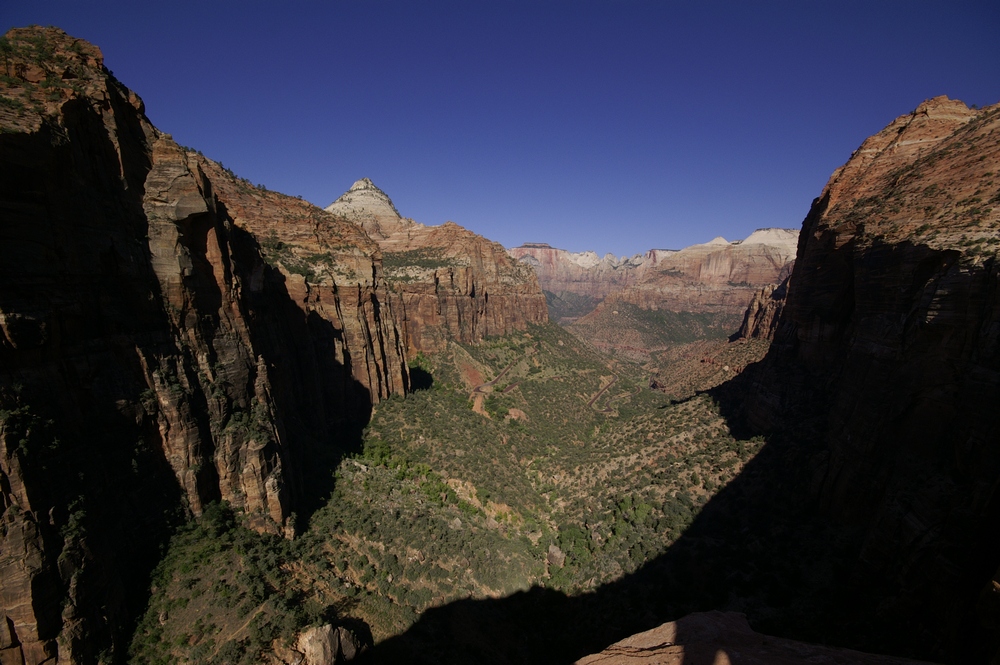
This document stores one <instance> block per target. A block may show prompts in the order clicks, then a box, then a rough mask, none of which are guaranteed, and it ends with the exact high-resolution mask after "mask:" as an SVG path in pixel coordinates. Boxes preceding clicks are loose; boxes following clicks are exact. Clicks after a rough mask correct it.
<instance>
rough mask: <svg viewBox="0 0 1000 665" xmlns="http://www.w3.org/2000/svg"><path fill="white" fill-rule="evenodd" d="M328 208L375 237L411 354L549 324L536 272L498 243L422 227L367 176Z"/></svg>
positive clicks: (455, 228)
mask: <svg viewBox="0 0 1000 665" xmlns="http://www.w3.org/2000/svg"><path fill="white" fill-rule="evenodd" d="M327 210H328V211H329V212H331V213H334V214H336V215H340V216H342V217H343V218H345V219H349V220H351V221H353V222H354V223H355V224H357V225H359V226H361V227H362V228H365V229H366V230H369V231H370V232H372V237H373V238H374V239H375V240H376V242H378V244H379V247H381V249H382V255H383V259H384V265H385V269H386V275H387V276H388V279H389V283H390V285H391V288H392V290H393V291H394V293H395V294H396V296H397V299H396V301H395V303H396V304H397V307H396V309H397V322H398V323H399V325H400V327H405V330H406V333H407V340H408V344H409V351H410V353H411V354H412V353H416V352H417V351H439V350H441V349H443V348H444V345H445V343H446V342H447V340H448V339H455V340H457V341H459V342H463V343H471V344H475V343H478V342H480V341H482V340H483V338H485V337H490V336H497V335H506V334H508V333H511V332H514V331H518V330H524V329H525V328H526V327H527V325H528V324H529V323H544V322H546V321H547V320H548V313H547V309H546V306H545V296H544V295H542V292H541V289H540V288H539V286H538V281H537V279H536V278H535V275H534V273H533V272H532V271H531V270H530V269H529V268H527V267H526V266H524V265H522V264H520V263H518V262H516V261H514V260H512V259H511V257H510V256H508V254H507V252H506V251H505V250H504V248H503V247H502V246H501V245H499V244H498V243H495V242H492V241H490V240H487V239H486V238H483V237H482V236H479V235H476V234H475V233H473V232H471V231H468V230H467V229H464V228H462V227H461V226H459V225H458V224H454V223H452V222H448V223H446V224H442V225H441V226H424V225H423V224H418V223H416V222H414V221H413V220H410V219H405V218H403V217H400V216H399V213H398V212H396V208H395V206H393V205H392V202H391V201H390V200H389V197H388V196H386V195H385V193H384V192H382V190H380V189H378V188H377V187H375V185H374V184H372V182H371V181H370V180H368V179H367V178H364V179H362V180H359V181H357V182H356V183H354V185H353V186H352V187H351V189H350V190H348V191H347V193H345V194H344V195H343V196H341V197H340V198H339V199H337V200H336V201H335V202H333V203H332V204H330V206H328V207H327Z"/></svg>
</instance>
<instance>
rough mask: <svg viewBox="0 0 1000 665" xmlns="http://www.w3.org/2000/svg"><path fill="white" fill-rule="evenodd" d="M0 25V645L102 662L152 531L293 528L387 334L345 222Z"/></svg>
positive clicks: (383, 369)
mask: <svg viewBox="0 0 1000 665" xmlns="http://www.w3.org/2000/svg"><path fill="white" fill-rule="evenodd" d="M7 37H8V39H9V40H10V44H11V45H12V52H11V53H10V57H9V61H8V62H9V65H10V67H11V68H12V71H11V74H12V75H13V77H12V78H10V79H8V80H7V82H5V83H3V84H0V85H2V87H0V93H2V95H3V97H4V99H5V101H4V103H3V104H2V105H0V126H2V128H3V133H0V162H2V164H3V166H2V171H3V173H4V177H3V179H2V180H0V210H2V222H0V508H2V510H3V512H2V523H3V528H2V531H0V534H2V535H0V612H2V613H3V616H2V617H0V619H2V621H0V624H2V628H3V630H2V634H0V656H3V659H4V662H7V659H8V658H11V659H13V660H16V661H18V662H20V660H19V659H20V658H23V659H24V661H25V662H27V663H39V662H42V661H44V660H46V659H47V658H51V657H53V656H58V658H59V659H60V660H64V661H66V662H94V661H95V659H96V658H97V655H98V653H99V652H106V653H108V654H110V656H111V657H112V658H114V659H115V660H123V659H124V658H125V648H126V647H125V646H124V645H127V641H128V637H129V630H130V625H131V622H132V621H133V620H134V617H135V615H136V614H137V613H138V612H140V611H141V610H142V608H143V605H144V602H145V595H146V593H147V591H146V589H147V588H148V582H147V579H148V574H149V571H150V570H151V568H152V567H153V565H154V564H155V562H156V559H157V558H158V556H159V554H160V547H161V546H162V545H163V543H164V542H165V538H166V537H167V536H168V535H169V531H170V528H171V527H172V526H173V525H175V524H177V523H179V522H180V521H182V520H184V519H185V518H186V516H187V515H189V514H190V513H194V514H196V515H197V514H200V512H201V510H202V508H203V506H204V505H205V504H206V503H208V502H210V501H216V500H225V501H228V502H229V503H230V504H232V505H234V506H236V507H239V508H241V509H242V510H243V511H244V512H245V513H246V514H247V515H248V516H249V519H250V522H251V523H252V524H254V525H256V526H257V527H258V528H260V529H267V530H274V531H282V530H284V531H285V532H286V533H290V532H291V531H292V530H294V528H295V526H294V523H293V511H299V513H300V514H301V513H302V512H307V511H309V510H310V509H311V507H312V506H313V505H315V502H316V501H317V500H318V498H319V497H320V496H321V495H322V493H323V492H325V491H328V490H329V483H330V482H332V481H331V480H330V479H331V478H332V474H331V470H332V468H333V465H334V464H335V463H336V460H337V458H338V455H340V454H342V453H343V452H344V451H345V450H349V449H350V448H351V447H352V446H354V445H356V444H357V441H358V432H359V430H360V427H361V426H362V425H363V424H364V422H365V420H366V418H367V415H368V413H369V412H370V408H371V404H372V403H374V402H377V401H378V400H380V399H382V398H384V397H386V396H388V395H391V394H399V393H402V392H403V391H404V389H405V387H406V382H407V380H408V377H407V373H406V369H405V365H404V362H403V348H404V345H403V341H402V337H401V335H400V333H399V331H398V330H397V328H396V326H395V324H394V323H393V314H392V307H391V305H390V304H389V298H388V294H387V293H386V290H385V284H384V282H383V281H382V279H381V275H380V272H381V266H380V264H379V262H378V260H377V258H374V257H375V256H376V255H377V248H376V247H375V245H374V244H373V243H372V242H371V241H370V240H369V239H368V238H367V237H366V236H365V235H364V233H362V232H361V231H360V230H358V229H357V228H355V227H354V226H352V225H350V224H347V223H345V222H341V221H338V220H336V219H334V218H333V217H331V216H330V215H328V214H327V213H324V212H323V211H321V210H319V209H316V208H314V207H313V206H310V205H308V204H306V203H303V202H301V201H296V200H295V199H291V198H289V197H283V196H281V195H278V194H275V193H271V192H262V191H259V190H257V189H255V188H253V187H251V186H249V185H248V184H247V183H245V182H243V181H239V180H238V179H236V178H235V177H233V176H232V175H231V174H229V173H227V172H225V171H224V170H223V169H222V168H221V167H219V166H218V165H217V164H215V163H214V162H211V161H210V160H206V159H204V158H203V157H201V156H199V155H196V154H195V153H192V152H188V151H187V150H185V149H183V148H180V147H179V146H177V144H175V143H174V142H173V141H172V140H171V139H170V137H169V136H167V135H164V134H161V133H160V132H158V131H157V130H156V129H155V128H154V127H153V126H152V125H151V124H150V123H149V121H148V120H147V119H146V117H145V115H144V114H143V110H142V103H141V101H140V100H139V99H138V97H136V96H135V95H134V93H131V92H130V91H129V90H127V89H126V88H124V87H123V86H122V85H121V84H120V83H118V82H117V81H116V80H115V79H114V78H113V77H112V76H111V75H110V74H109V73H108V71H107V70H106V69H104V68H103V66H102V64H101V63H102V58H101V54H100V51H99V50H98V49H96V48H95V47H93V46H91V45H89V44H87V43H85V42H82V41H79V40H75V39H73V38H72V37H69V36H68V35H66V34H65V33H62V32H61V31H58V30H55V29H40V28H39V29H34V28H32V29H24V30H14V31H11V32H10V33H8V35H7ZM262 245H263V246H262Z"/></svg>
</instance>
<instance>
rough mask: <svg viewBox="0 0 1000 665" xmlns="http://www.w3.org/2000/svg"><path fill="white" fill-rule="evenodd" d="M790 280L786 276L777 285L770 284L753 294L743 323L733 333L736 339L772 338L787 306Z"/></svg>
mask: <svg viewBox="0 0 1000 665" xmlns="http://www.w3.org/2000/svg"><path fill="white" fill-rule="evenodd" d="M788 281H789V278H787V277H786V278H785V281H783V282H782V283H781V284H778V285H777V286H775V285H773V284H768V285H767V286H765V287H763V288H762V289H761V290H760V291H758V292H757V293H755V294H754V295H753V298H752V299H751V300H750V304H749V305H747V310H746V312H744V314H743V323H742V324H740V329H739V330H737V331H736V334H735V335H733V338H734V339H772V338H773V337H774V331H775V330H776V329H777V327H778V320H779V319H780V317H781V310H782V309H783V308H784V306H785V297H786V296H787V294H788Z"/></svg>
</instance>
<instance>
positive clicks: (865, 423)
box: [746, 97, 1000, 662]
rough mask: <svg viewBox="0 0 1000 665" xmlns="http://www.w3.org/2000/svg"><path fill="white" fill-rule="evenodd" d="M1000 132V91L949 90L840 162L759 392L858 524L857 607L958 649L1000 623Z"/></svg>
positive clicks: (920, 641)
mask: <svg viewBox="0 0 1000 665" xmlns="http://www.w3.org/2000/svg"><path fill="white" fill-rule="evenodd" d="M998 136H1000V107H998V106H993V107H990V108H986V109H981V110H975V109H969V108H967V107H966V106H965V105H964V104H962V103H961V102H958V101H953V100H949V99H947V98H946V97H938V98H935V99H932V100H929V101H927V102H925V103H923V104H921V105H920V106H919V107H918V108H917V109H916V110H915V111H914V112H913V113H910V114H908V115H905V116H902V117H900V118H898V119H896V120H895V121H894V122H893V123H891V124H890V125H889V126H888V127H886V128H885V129H884V130H882V131H881V132H879V133H878V134H876V135H875V136H872V137H871V138H869V139H868V140H866V141H865V142H864V143H863V144H862V146H861V147H860V148H859V149H858V150H857V151H856V152H855V153H854V154H853V155H852V157H851V159H850V160H849V161H848V162H847V164H846V165H844V166H843V167H842V168H840V169H838V170H837V171H835V172H834V174H833V176H832V177H831V179H830V181H829V183H828V184H827V186H826V188H825V189H824V190H823V192H822V194H821V196H820V197H819V198H817V199H816V201H815V202H814V203H813V206H812V209H811V210H810V212H809V215H808V216H807V217H806V219H805V222H804V223H803V228H802V232H801V234H800V236H799V245H798V254H797V258H796V263H795V270H794V273H793V275H792V279H791V282H790V285H789V287H788V294H787V304H786V305H785V306H784V310H783V311H782V313H781V316H780V321H779V323H778V326H777V330H776V332H775V334H774V342H773V344H772V346H771V349H770V351H769V353H768V356H767V357H766V359H765V360H764V362H763V363H762V365H761V367H760V368H759V371H758V373H757V374H756V375H755V378H754V381H753V383H752V386H751V389H750V391H749V395H748V403H747V405H746V407H747V408H746V416H747V418H748V419H749V421H750V422H751V423H752V424H753V425H755V426H756V427H757V428H758V429H759V430H762V431H784V432H786V433H788V432H790V433H791V436H793V437H794V439H795V440H796V441H798V442H799V445H800V446H803V447H805V448H806V449H807V450H809V451H811V453H810V454H811V457H812V462H811V463H810V464H808V465H806V467H807V468H808V471H807V473H809V474H811V478H812V490H813V492H814V495H815V497H817V498H818V500H819V503H820V506H821V511H822V513H823V514H824V515H826V516H827V518H828V519H831V520H833V521H834V522H835V523H837V524H840V525H843V526H844V527H845V528H846V529H847V530H848V532H850V533H854V534H855V541H854V542H855V543H856V548H857V559H856V560H853V561H850V562H846V563H845V565H846V566H847V571H846V573H845V577H843V578H841V580H840V581H841V582H842V583H843V584H850V585H851V588H857V589H859V590H862V592H860V593H859V594H858V600H857V607H856V608H855V610H854V614H855V617H856V620H857V621H858V622H859V624H864V625H865V626H866V630H870V631H871V632H872V633H881V634H882V635H898V636H901V637H900V643H899V644H904V643H905V648H907V649H908V650H911V651H921V652H923V653H929V654H933V655H934V656H935V657H941V658H949V659H950V660H952V661H954V662H973V661H978V660H979V659H981V658H984V657H985V653H984V650H986V651H989V650H990V649H995V646H996V640H997V637H998V635H1000V632H998V628H1000V622H998V621H997V620H996V616H998V612H997V608H998V607H1000V595H998V593H997V589H998V588H1000V587H998V586H997V583H996V582H994V581H992V579H991V578H992V576H993V575H994V573H995V572H996V571H997V568H998V565H1000V541H998V539H997V534H998V533H1000V503H998V495H997V493H996V489H997V479H998V478H1000V457H998V455H997V450H996V445H995V442H996V435H997V431H998V430H1000V421H998V419H1000V410H998V409H997V408H996V405H997V404H998V403H1000V353H998V352H1000V345H998V335H1000V273H998V268H997V260H996V254H997V248H998V246H1000V235H998V231H1000V175H998V173H1000V138H998ZM989 643H992V644H993V646H992V647H988V646H984V645H986V644H989ZM896 648H899V646H898V645H897V647H896Z"/></svg>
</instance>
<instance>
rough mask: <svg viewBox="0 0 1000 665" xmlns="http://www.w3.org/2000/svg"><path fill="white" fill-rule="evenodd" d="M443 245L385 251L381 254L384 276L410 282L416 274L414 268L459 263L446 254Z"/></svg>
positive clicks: (447, 265) (421, 268)
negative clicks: (400, 250)
mask: <svg viewBox="0 0 1000 665" xmlns="http://www.w3.org/2000/svg"><path fill="white" fill-rule="evenodd" d="M446 252H447V248H445V247H422V248H420V249H410V250H407V251H405V252H385V253H383V254H382V269H383V270H384V271H385V277H386V279H388V280H389V281H392V282H411V281H413V280H414V279H415V278H416V276H415V275H413V274H412V273H413V271H414V270H439V269H441V268H454V267H456V266H458V265H459V263H458V261H457V260H456V259H454V258H451V257H449V256H446Z"/></svg>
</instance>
